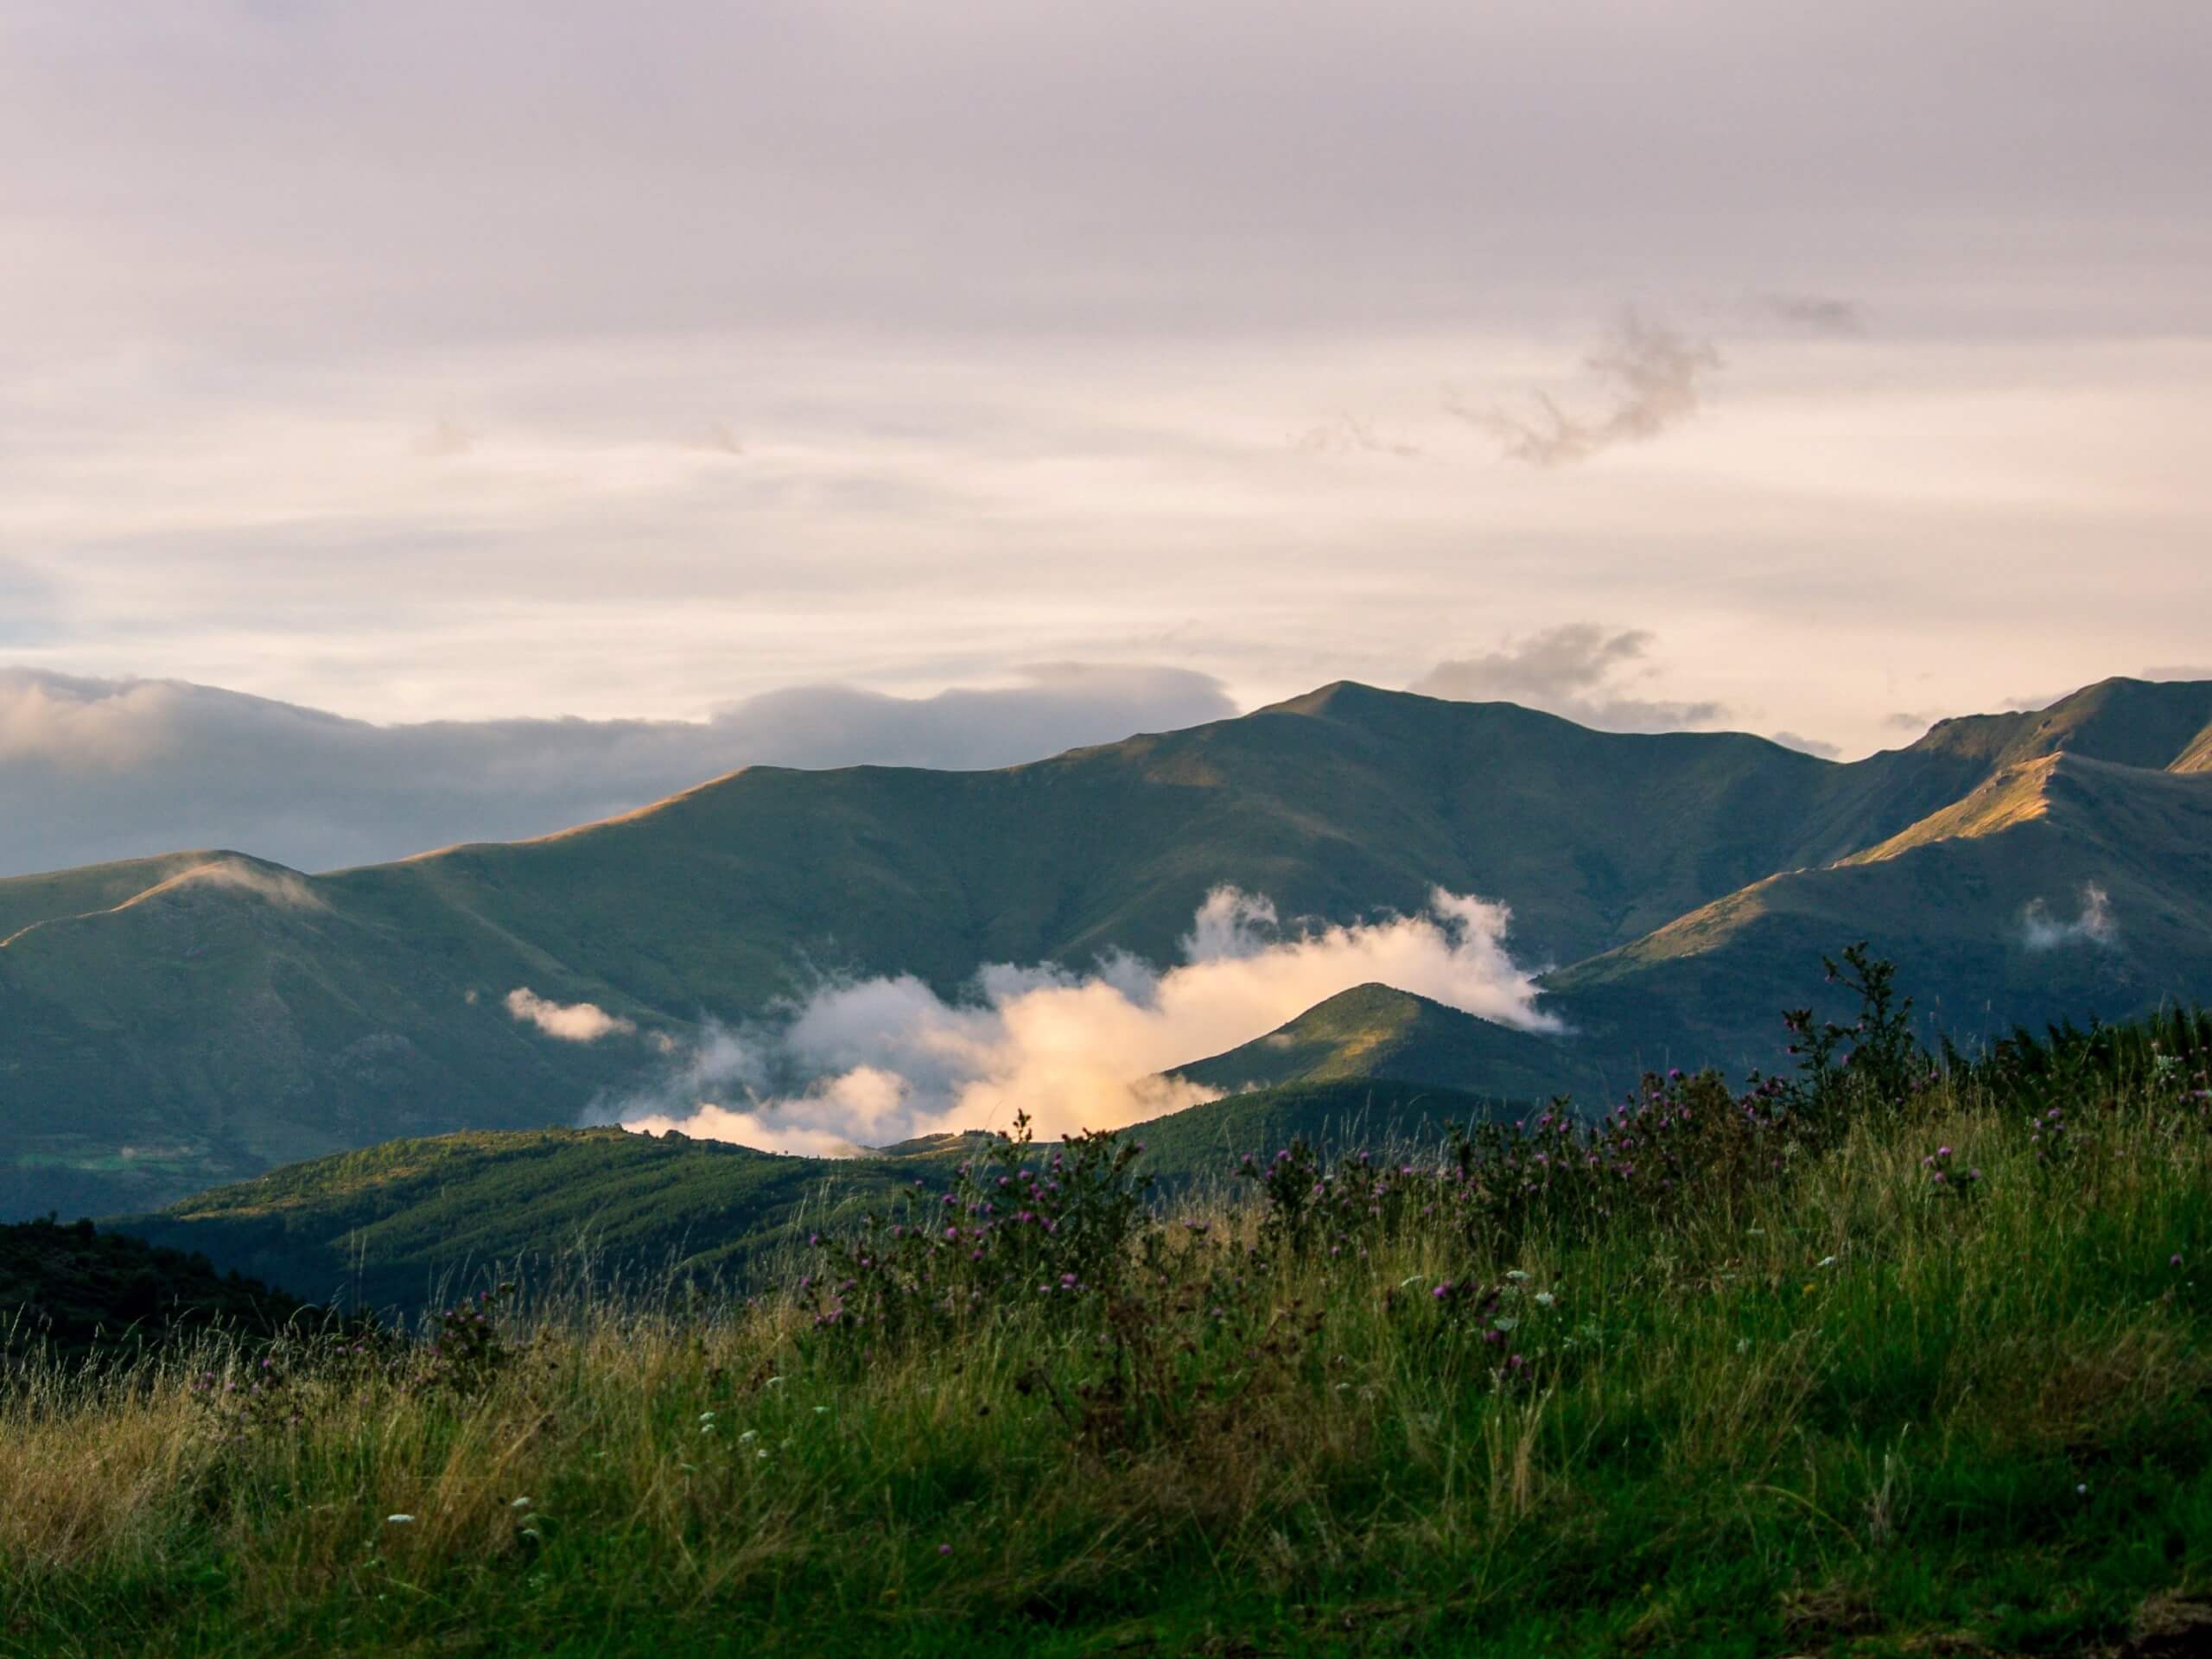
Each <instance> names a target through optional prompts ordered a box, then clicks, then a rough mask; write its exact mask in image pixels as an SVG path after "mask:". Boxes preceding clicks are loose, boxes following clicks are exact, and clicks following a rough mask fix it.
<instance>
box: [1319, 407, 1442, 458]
mask: <svg viewBox="0 0 2212 1659" xmlns="http://www.w3.org/2000/svg"><path fill="white" fill-rule="evenodd" d="M1291 448H1294V449H1295V450H1297V451H1298V453H1299V454H1301V455H1344V454H1370V455H1391V456H1395V457H1396V458H1397V459H1398V460H1400V461H1413V460H1416V459H1418V458H1419V457H1420V456H1421V454H1423V453H1424V452H1423V451H1422V449H1421V446H1420V445H1419V444H1417V443H1414V442H1411V441H1410V440H1408V439H1405V438H1398V437H1389V436H1386V435H1383V433H1381V432H1379V431H1378V430H1377V429H1376V425H1375V423H1374V422H1372V421H1363V420H1361V419H1360V418H1359V417H1358V416H1355V415H1353V414H1351V413H1350V412H1349V411H1345V412H1344V413H1340V414H1338V416H1336V418H1335V419H1333V420H1329V421H1324V422H1323V423H1321V424H1319V426H1311V427H1308V428H1306V430H1305V431H1303V432H1301V433H1300V434H1299V435H1297V436H1296V437H1294V438H1293V439H1292V440H1291Z"/></svg>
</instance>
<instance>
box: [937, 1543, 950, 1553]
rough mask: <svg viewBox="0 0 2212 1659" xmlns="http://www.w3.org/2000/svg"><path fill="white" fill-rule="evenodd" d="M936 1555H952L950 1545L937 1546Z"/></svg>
mask: <svg viewBox="0 0 2212 1659" xmlns="http://www.w3.org/2000/svg"><path fill="white" fill-rule="evenodd" d="M937 1553H938V1554H940V1555H950V1554H952V1546H951V1545H950V1544H939V1545H938V1547H937Z"/></svg>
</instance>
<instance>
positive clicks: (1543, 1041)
mask: <svg viewBox="0 0 2212 1659" xmlns="http://www.w3.org/2000/svg"><path fill="white" fill-rule="evenodd" d="M1175 1074H1176V1075H1177V1076H1178V1077H1187V1078H1189V1079H1190V1080H1191V1081H1192V1082H1193V1083H1198V1084H1205V1085H1206V1086H1207V1087H1209V1088H1214V1089H1232V1090H1242V1089H1265V1088H1273V1087H1275V1086H1276V1085H1278V1084H1292V1083H1297V1084H1338V1083H1356V1082H1359V1081H1362V1080H1380V1079H1388V1080H1389V1081H1391V1082H1393V1083H1396V1084H1408V1083H1413V1084H1431V1085H1433V1086H1435V1087H1438V1088H1442V1089H1446V1090H1454V1091H1456V1092H1458V1093H1460V1094H1464V1095H1487V1096H1491V1097H1492V1098H1495V1099H1516V1100H1530V1099H1541V1098H1543V1097H1545V1096H1549V1095H1554V1094H1560V1093H1567V1092H1575V1093H1581V1092H1586V1085H1593V1084H1594V1080H1595V1077H1596V1075H1597V1068H1596V1067H1594V1066H1592V1065H1590V1064H1589V1063H1588V1062H1587V1061H1586V1060H1585V1059H1583V1058H1580V1057H1579V1056H1578V1055H1577V1054H1576V1053H1575V1052H1574V1051H1573V1047H1572V1046H1570V1045H1569V1044H1568V1043H1567V1041H1566V1040H1565V1039H1561V1038H1558V1037H1550V1036H1545V1035H1541V1034H1539V1033H1535V1032H1528V1031H1519V1030H1516V1029H1515V1028H1514V1027H1510V1026H1502V1025H1499V1024H1497V1022H1496V1021H1495V1020H1483V1019H1478V1017H1476V1016H1475V1015H1473V1014H1463V1013H1461V1012H1460V1011H1459V1009H1457V1008H1450V1007H1445V1006H1444V1004H1442V1003H1441V1002H1436V1001H1431V1000H1430V999H1428V998H1427V997H1425V996H1417V995H1414V993H1413V992H1411V991H1402V990H1398V989H1395V988H1393V987H1391V986H1389V985H1360V986H1356V987H1354V988H1352V989H1351V990H1349V991H1343V992H1339V993H1338V995H1335V996H1332V997H1331V998H1329V999H1328V1000H1327V1001H1325V1002H1322V1003H1319V1005H1317V1006H1315V1007H1312V1008H1309V1009H1307V1010H1306V1012H1305V1013H1304V1014H1300V1015H1299V1016H1298V1018H1297V1019H1295V1020H1291V1021H1289V1022H1288V1023H1287V1024H1286V1025H1284V1026H1282V1027H1280V1028H1279V1029H1277V1030H1274V1031H1272V1032H1270V1033H1268V1034H1267V1035H1266V1036H1264V1037H1262V1038H1259V1039H1256V1040H1255V1041H1252V1042H1249V1043H1246V1044H1244V1045H1243V1046H1240V1047H1237V1048H1233V1049H1231V1050H1230V1051H1229V1052H1227V1053H1225V1054H1217V1055H1214V1056H1213V1057H1211V1058H1209V1059H1203V1060H1198V1061H1194V1062H1193V1063H1192V1064H1191V1065H1183V1066H1178V1067H1177V1068H1176V1073H1175Z"/></svg>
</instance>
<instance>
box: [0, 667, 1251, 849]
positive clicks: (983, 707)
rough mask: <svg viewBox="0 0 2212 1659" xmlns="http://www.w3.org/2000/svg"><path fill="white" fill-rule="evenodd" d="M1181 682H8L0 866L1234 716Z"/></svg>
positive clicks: (523, 817) (340, 833) (450, 832)
mask: <svg viewBox="0 0 2212 1659" xmlns="http://www.w3.org/2000/svg"><path fill="white" fill-rule="evenodd" d="M1234 713H1236V707H1235V705H1234V704H1233V703H1231V702H1230V700H1229V698H1228V696H1226V695H1225V694H1224V691H1223V690H1222V688H1221V686H1220V684H1219V683H1217V681H1215V680H1214V679H1212V678H1211V677H1209V676H1206V675H1204V674H1198V673H1194V672H1192V671H1188V670H1184V669H1173V668H1145V667H1134V668H1124V667H1100V666H1094V665H1089V664H1051V665H1043V666H1032V667H1029V668H1027V669H1024V670H1022V671H1020V674H1019V676H1018V678H1017V682H1016V683H1014V684H1013V685H1010V686H1007V687H1004V688H1001V689H991V690H947V691H943V692H939V693H938V694H937V695H936V696H927V697H897V696H886V695H884V694H883V693H881V692H876V691H868V690H859V689H857V688H855V687H852V686H842V685H815V686H798V687H794V688H791V689H789V690H779V691H772V692H768V693H766V694H764V695H762V696H754V697H751V698H747V700H745V701H743V702H735V703H732V704H730V705H728V706H727V707H725V708H722V709H717V710H715V712H714V714H713V715H711V716H710V717H709V718H708V719H706V720H703V721H582V720H494V721H436V722H432V723H428V724H422V725H410V726H376V725H371V724H369V723H367V722H365V721H357V720H346V719H343V718H341V717H340V716H338V715H330V714H325V713H323V712H321V711H320V710H318V709H307V708H302V707H300V706H298V705H296V704H292V703H284V702H270V701H267V700H266V699H264V698H259V697H251V696H241V695H239V694H238V693H236V692H232V691H224V690H216V689H214V688H213V687H210V686H204V685H194V684H191V683H186V682H182V681H175V680H98V679H80V678H75V677H69V676H66V675H60V674H54V673H47V672H42V671H32V670H27V669H12V670H0V800H5V801H16V802H36V803H37V804H38V810H35V811H23V810H18V811H13V812H9V813H6V814H0V875H10V874H22V873H25V872H28V871H32V870H43V869H55V868H63V867H65V866H69V865H75V864H86V863H94V862H99V861H104V860H107V859H115V858H129V857H137V856H142V855H149V854H154V853H163V852H173V851H175V850H177V849H182V848H192V847H223V848H237V849H242V850H245V851H249V852H251V853H253V854H255V855H257V856H260V857H264V858H268V859H270V860H273V861H276V862H278V863H281V864H286V865H290V866H292V867H294V868H300V869H308V870H324V869H334V868H341V867H344V866H347V865H353V864H362V863H370V862H374V861H379V860H384V859H391V858H401V857H404V856H406V855H409V854H410V853H417V852H421V851H423V850H424V849H428V848H432V847H438V846H444V845H448V844H450V843H452V842H458V841H505V840H513V839H516V838H518V837H521V836H533V835H542V834H547V833H550V832H551V831H553V830H556V829H566V828H568V827H569V826H570V825H573V824H576V823H586V822H589V821H590V820H592V819H594V818H601V817H610V816H612V815H613V814H615V813H618V812H623V811H627V810H630V809H632V808H633V807H638V806H642V805H644V804H646V803H648V802H651V801H654V800H658V799H660V798H663V797H665V796H667V795H670V794H672V793H674V792H675V791H677V790H680V789H684V788H688V787H690V785H694V784H697V783H701V782H702V781H704V780H705V779H709V778H712V777H715V776H717V775H719V774H721V773H722V772H730V771H733V770H734V769H736V768H737V767H739V766H754V765H778V766H855V765H861V764H875V765H888V766H940V767H951V768H973V767H988V766H1008V765H1012V764H1014V763H1015V762H1018V761H1023V760H1037V759H1040V758H1042V757H1043V756H1046V755H1048V754H1052V753H1058V752H1059V751H1060V750H1062V749H1065V748H1070V747H1075V746H1077V745H1079V744H1084V743H1096V742H1104V741H1111V740H1113V739H1116V738H1121V737H1125V736H1128V734H1131V733H1132V732H1137V731H1160V730H1167V729H1173V728H1177V727H1182V726H1191V725H1196V724H1198V723H1199V722H1201V721H1208V720H1214V719H1219V718H1222V717H1224V716H1225V715H1233V714H1234Z"/></svg>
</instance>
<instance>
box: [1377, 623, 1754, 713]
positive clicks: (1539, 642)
mask: <svg viewBox="0 0 2212 1659" xmlns="http://www.w3.org/2000/svg"><path fill="white" fill-rule="evenodd" d="M1651 644H1652V636H1651V635H1650V634H1649V633H1648V632H1644V631H1643V629H1640V628H1630V629H1624V630H1619V631H1613V630H1609V629H1606V628H1605V627H1602V626H1599V624H1597V623H1595V622H1568V623H1565V624H1562V625H1561V626H1558V627H1555V628H1548V629H1546V630H1544V631H1543V632H1541V633H1534V634H1530V635H1529V636H1528V637H1527V638H1526V639H1511V640H1508V641H1507V642H1506V643H1505V644H1503V645H1501V646H1499V647H1498V648H1497V650H1495V651H1489V652H1484V653H1483V654H1482V655H1480V656H1478V657H1462V658H1454V659H1452V660H1451V661H1448V662H1442V663H1439V664H1437V665H1436V666H1435V667H1434V668H1433V669H1431V670H1430V671H1428V672H1427V673H1426V674H1424V675H1423V676H1421V678H1420V679H1418V680H1415V681H1414V683H1413V684H1412V685H1411V686H1409V687H1408V690H1413V691H1418V692H1420V693H1421V695H1422V696H1431V697H1448V698H1450V699H1452V701H1454V702H1517V703H1521V704H1522V705H1523V706H1525V707H1527V708H1530V709H1543V710H1545V711H1546V712H1547V713H1549V714H1554V715H1562V716H1564V717H1565V718H1567V719H1568V720H1572V721H1576V722H1578V723H1579V724H1581V725H1584V726H1591V727H1595V728H1598V729H1599V730H1600V731H1608V732H1670V731H1680V730H1682V729H1684V728H1688V727H1694V726H1710V725H1712V724H1713V722H1714V721H1719V720H1721V719H1723V718H1725V717H1726V715H1727V713H1728V710H1727V708H1726V705H1725V704H1722V703H1719V702H1675V701H1670V700H1668V699H1665V698H1656V697H1647V696H1637V695H1636V692H1637V689H1638V687H1639V686H1640V684H1641V683H1643V681H1646V680H1648V679H1649V678H1650V677H1651V676H1652V674H1653V673H1654V672H1655V671H1654V670H1653V669H1651V668H1650V667H1649V666H1648V665H1647V664H1646V660H1645V659H1646V656H1647V653H1648V652H1649V651H1650V648H1651Z"/></svg>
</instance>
